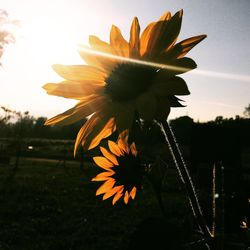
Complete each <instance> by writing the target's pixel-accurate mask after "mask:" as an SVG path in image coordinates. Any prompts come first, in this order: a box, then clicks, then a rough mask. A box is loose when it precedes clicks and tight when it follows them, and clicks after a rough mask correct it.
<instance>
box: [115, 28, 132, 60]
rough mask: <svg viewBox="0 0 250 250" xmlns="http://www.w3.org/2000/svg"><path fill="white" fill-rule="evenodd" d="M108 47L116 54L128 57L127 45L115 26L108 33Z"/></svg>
mask: <svg viewBox="0 0 250 250" xmlns="http://www.w3.org/2000/svg"><path fill="white" fill-rule="evenodd" d="M110 45H111V46H112V47H113V48H114V50H115V51H116V54H117V55H119V56H123V57H128V56H129V44H128V42H127V41H126V40H125V39H124V38H123V36H122V34H121V31H120V29H119V28H118V27H116V26H115V25H112V28H111V31H110Z"/></svg>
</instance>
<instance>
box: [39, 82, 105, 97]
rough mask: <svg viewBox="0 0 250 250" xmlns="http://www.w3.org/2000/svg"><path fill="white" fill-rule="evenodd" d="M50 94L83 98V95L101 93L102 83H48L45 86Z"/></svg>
mask: <svg viewBox="0 0 250 250" xmlns="http://www.w3.org/2000/svg"><path fill="white" fill-rule="evenodd" d="M43 88H44V89H45V90H46V91H47V94H49V95H56V96H62V97H64V98H71V99H77V100H79V99H81V98H82V97H83V96H88V95H92V94H97V93H100V92H101V91H102V90H103V86H102V84H100V83H99V82H96V83H94V82H93V81H85V82H73V81H63V82H61V83H47V84H45V85H44V86H43Z"/></svg>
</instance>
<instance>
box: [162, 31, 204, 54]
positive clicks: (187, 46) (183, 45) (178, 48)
mask: <svg viewBox="0 0 250 250" xmlns="http://www.w3.org/2000/svg"><path fill="white" fill-rule="evenodd" d="M206 37H207V36H206V35H199V36H194V37H190V38H188V39H185V40H183V41H181V42H179V43H177V44H175V46H173V47H172V48H171V49H170V50H168V51H165V52H164V53H163V54H162V55H161V56H162V57H163V58H164V57H165V58H166V57H168V58H172V59H175V58H181V57H183V56H185V55H186V54H187V53H188V52H189V51H190V50H191V49H192V48H193V47H194V46H196V45H197V44H198V43H200V42H201V41H202V40H203V39H205V38H206Z"/></svg>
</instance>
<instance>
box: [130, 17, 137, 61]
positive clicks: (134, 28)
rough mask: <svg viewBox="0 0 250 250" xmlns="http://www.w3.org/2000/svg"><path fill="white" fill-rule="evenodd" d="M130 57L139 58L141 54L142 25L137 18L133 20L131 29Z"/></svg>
mask: <svg viewBox="0 0 250 250" xmlns="http://www.w3.org/2000/svg"><path fill="white" fill-rule="evenodd" d="M129 50H130V51H129V55H130V57H133V58H138V57H139V54H140V52H139V51H140V25H139V21H138V19H137V17H135V18H134V19H133V22H132V25H131V28H130V40H129Z"/></svg>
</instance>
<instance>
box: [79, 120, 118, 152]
mask: <svg viewBox="0 0 250 250" xmlns="http://www.w3.org/2000/svg"><path fill="white" fill-rule="evenodd" d="M115 130H116V124H115V122H114V118H109V117H108V116H106V117H104V118H103V119H102V120H100V122H99V123H98V124H97V125H95V127H94V128H93V130H92V131H91V133H90V134H89V136H88V138H86V140H85V141H84V142H83V143H82V145H83V146H84V148H87V149H92V148H94V147H96V146H97V145H98V144H99V143H100V141H101V140H102V139H104V138H107V137H108V136H110V135H111V134H112V133H113V132H114V131H115Z"/></svg>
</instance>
